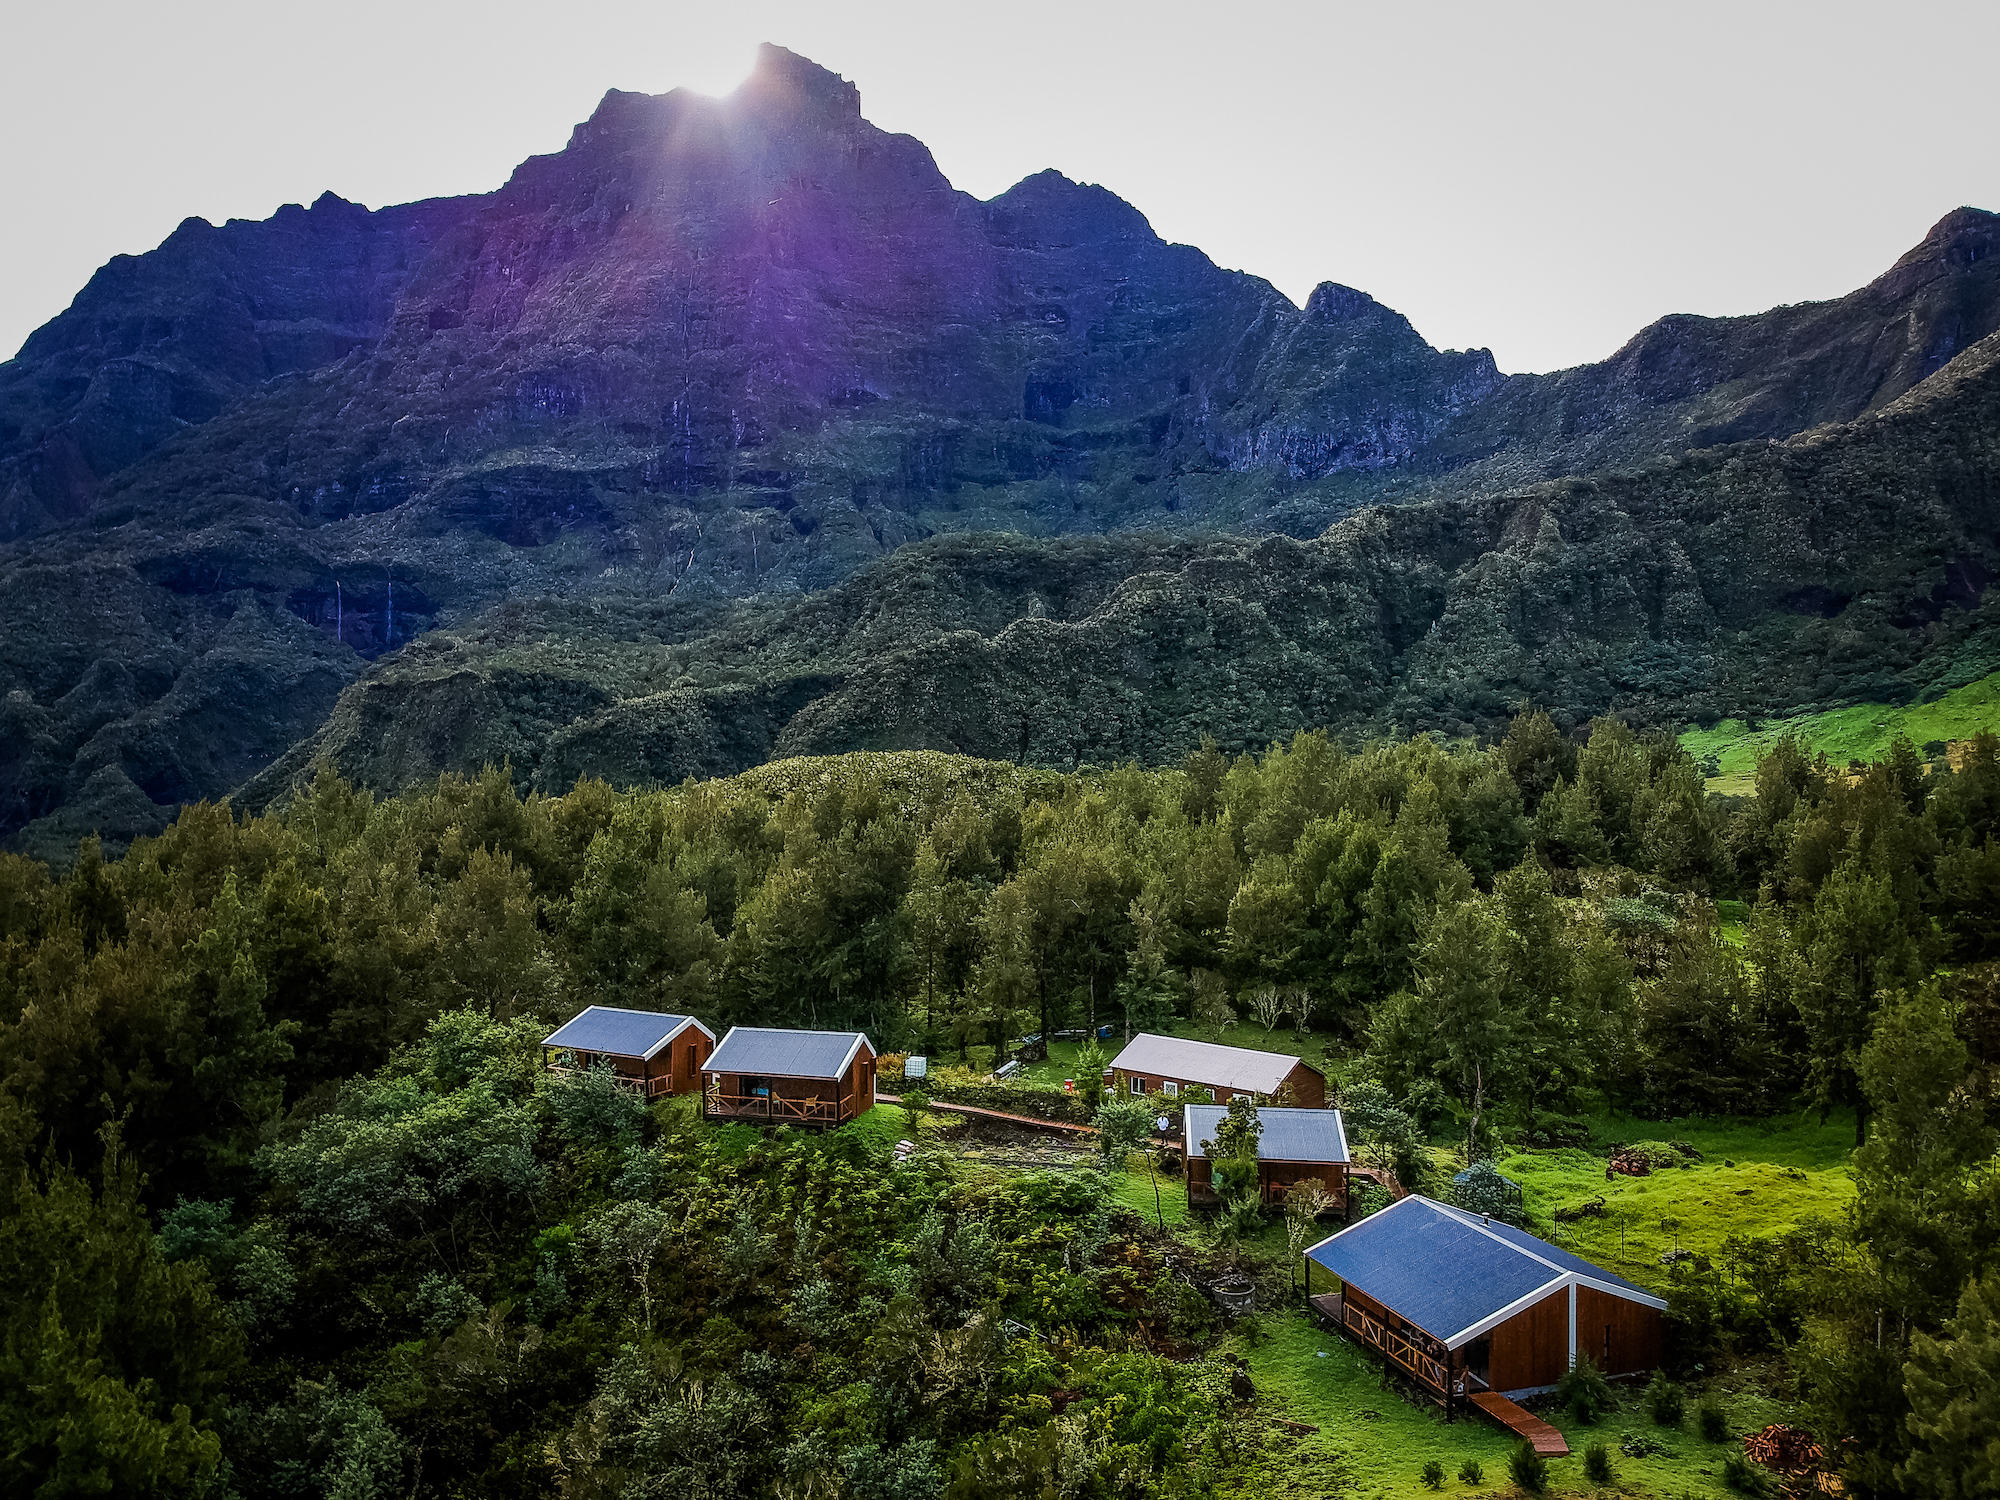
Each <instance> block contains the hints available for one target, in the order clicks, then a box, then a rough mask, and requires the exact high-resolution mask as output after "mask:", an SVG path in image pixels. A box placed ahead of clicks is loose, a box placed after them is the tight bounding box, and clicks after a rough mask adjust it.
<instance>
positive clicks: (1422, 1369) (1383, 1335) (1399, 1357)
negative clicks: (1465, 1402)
mask: <svg viewBox="0 0 2000 1500" xmlns="http://www.w3.org/2000/svg"><path fill="white" fill-rule="evenodd" d="M1341 1319H1342V1321H1343V1322H1344V1323H1345V1324H1346V1325H1347V1328H1348V1331H1349V1332H1351V1333H1352V1334H1353V1335H1354V1336H1355V1337H1356V1338H1358V1339H1359V1340H1360V1341H1361V1342H1362V1343H1363V1344H1366V1345H1367V1346H1368V1347H1370V1348H1372V1349H1380V1350H1381V1351H1382V1352H1383V1353H1384V1354H1386V1355H1388V1356H1389V1358H1390V1359H1391V1360H1392V1361H1393V1362H1394V1363H1396V1364H1398V1365H1400V1366H1402V1368H1403V1369H1404V1370H1406V1371H1408V1372H1409V1373H1410V1374H1412V1375H1414V1376H1416V1377H1417V1379H1418V1380H1420V1381H1422V1382H1423V1383H1424V1384H1425V1385H1427V1386H1429V1387H1430V1388H1431V1389H1432V1390H1434V1391H1436V1392H1437V1393H1438V1394H1439V1395H1440V1396H1442V1395H1443V1394H1444V1393H1445V1392H1446V1391H1447V1390H1449V1389H1450V1388H1451V1387H1450V1381H1451V1375H1450V1372H1449V1371H1447V1370H1446V1369H1445V1367H1444V1366H1443V1365H1442V1364H1441V1363H1439V1362H1438V1361H1437V1360H1435V1359H1433V1358H1431V1356H1430V1355H1429V1354H1427V1353H1425V1352H1424V1350H1423V1349H1422V1348H1421V1347H1419V1346H1418V1345H1416V1344H1414V1343H1412V1342H1411V1341H1410V1340H1409V1339H1407V1338H1405V1337H1404V1336H1403V1335H1402V1334H1400V1333H1398V1332H1396V1331H1395V1330H1394V1329H1392V1328H1388V1327H1386V1326H1384V1325H1383V1324H1382V1323H1380V1322H1379V1321H1377V1320H1376V1319H1375V1318H1373V1317H1371V1316H1369V1314H1368V1313H1367V1312H1365V1311H1364V1310H1362V1309H1361V1308H1358V1307H1356V1306H1355V1305H1354V1304H1353V1303H1351V1302H1348V1303H1343V1304H1342V1306H1341Z"/></svg>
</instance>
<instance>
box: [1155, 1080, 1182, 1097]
mask: <svg viewBox="0 0 2000 1500" xmlns="http://www.w3.org/2000/svg"><path fill="white" fill-rule="evenodd" d="M1160 1087H1161V1088H1163V1089H1165V1090H1166V1091H1167V1097H1168V1098H1169V1099H1178V1098H1180V1096H1181V1086H1180V1085H1179V1084H1178V1083H1175V1082H1174V1081H1173V1079H1171V1078H1169V1079H1168V1080H1167V1081H1166V1082H1165V1083H1163V1084H1161V1085H1160Z"/></svg>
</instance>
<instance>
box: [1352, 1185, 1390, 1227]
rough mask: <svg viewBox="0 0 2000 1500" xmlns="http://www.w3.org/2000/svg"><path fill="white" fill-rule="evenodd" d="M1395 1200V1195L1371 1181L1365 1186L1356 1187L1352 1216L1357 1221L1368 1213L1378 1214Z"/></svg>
mask: <svg viewBox="0 0 2000 1500" xmlns="http://www.w3.org/2000/svg"><path fill="white" fill-rule="evenodd" d="M1395 1201H1396V1199H1395V1195H1394V1194H1392V1193H1391V1192H1390V1191H1389V1190H1388V1189H1387V1188H1385V1187H1377V1186H1376V1185H1375V1184H1374V1183H1372V1182H1371V1183H1369V1184H1368V1185H1367V1186H1366V1187H1363V1188H1360V1189H1358V1190H1357V1191H1356V1192H1355V1194H1354V1207H1355V1210H1356V1212H1355V1215H1354V1217H1355V1219H1356V1221H1357V1222H1358V1221H1360V1220H1362V1219H1365V1218H1367V1217H1368V1216H1369V1215H1370V1214H1379V1213H1380V1212H1382V1210H1383V1209H1385V1208H1387V1207H1388V1206H1389V1205H1390V1204H1391V1203H1394V1202H1395Z"/></svg>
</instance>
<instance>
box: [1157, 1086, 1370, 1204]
mask: <svg viewBox="0 0 2000 1500" xmlns="http://www.w3.org/2000/svg"><path fill="white" fill-rule="evenodd" d="M1228 1113H1229V1111H1228V1110H1227V1109H1226V1108H1224V1107H1223V1106H1222V1105H1220V1104H1190V1105H1188V1106H1187V1107H1186V1108H1185V1109H1184V1110H1182V1111H1181V1131H1182V1136H1181V1152H1182V1159H1183V1160H1184V1161H1185V1162H1186V1163H1187V1169H1186V1170H1187V1193H1188V1206H1189V1207H1190V1208H1194V1207H1197V1206H1203V1205H1208V1206H1213V1205H1215V1204H1218V1203H1220V1202H1221V1201H1222V1199H1221V1197H1220V1196H1219V1195H1218V1194H1217V1193H1216V1191H1215V1170H1214V1165H1213V1163H1211V1162H1210V1161H1209V1159H1208V1147H1209V1144H1210V1143H1211V1142H1213V1141H1214V1139H1215V1132H1216V1129H1217V1128H1218V1127H1219V1126H1220V1125H1221V1123H1222V1120H1223V1117H1224V1116H1226V1115H1227V1114H1228ZM1255 1113H1256V1116H1257V1122H1258V1124H1260V1125H1261V1126H1263V1129H1262V1130H1261V1131H1259V1132H1258V1136H1257V1184H1258V1189H1259V1195H1260V1196H1261V1197H1262V1199H1263V1201H1264V1202H1265V1203H1268V1204H1274V1205H1275V1204H1282V1203H1283V1202H1284V1201H1285V1195H1286V1194H1287V1193H1289V1192H1290V1191H1291V1190H1292V1189H1293V1188H1294V1187H1297V1186H1298V1185H1299V1184H1300V1183H1303V1182H1317V1183H1318V1184H1319V1185H1320V1186H1321V1187H1323V1188H1325V1189H1326V1191H1327V1195H1328V1197H1329V1198H1330V1199H1331V1200H1332V1201H1331V1202H1330V1203H1329V1204H1328V1205H1327V1206H1328V1209H1329V1210H1330V1211H1332V1212H1334V1213H1338V1214H1340V1215H1342V1216H1343V1217H1344V1216H1345V1215H1346V1213H1347V1168H1348V1165H1349V1161H1350V1158H1349V1156H1348V1151H1347V1125H1346V1122H1345V1121H1344V1120H1343V1119H1342V1118H1341V1115H1340V1111H1339V1110H1337V1109H1289V1108H1281V1107H1279V1106H1276V1105H1270V1104H1260V1105H1258V1106H1257V1109H1256V1111H1255Z"/></svg>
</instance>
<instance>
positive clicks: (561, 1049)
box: [542, 1005, 715, 1099]
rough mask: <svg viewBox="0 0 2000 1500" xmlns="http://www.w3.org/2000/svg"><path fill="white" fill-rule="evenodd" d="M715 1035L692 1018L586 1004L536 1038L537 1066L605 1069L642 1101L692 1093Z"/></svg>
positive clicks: (562, 1069)
mask: <svg viewBox="0 0 2000 1500" xmlns="http://www.w3.org/2000/svg"><path fill="white" fill-rule="evenodd" d="M714 1049H715V1033H714V1032H712V1031H710V1030H709V1029H708V1028H707V1027H706V1026H704V1025H702V1024H701V1022H699V1021H697V1020H696V1019H695V1018H694V1017H693V1016H673V1015H667V1014H665V1013H664V1012H661V1011H655V1010H620V1009H618V1008H617V1007H615V1006H610V1005H592V1006H588V1007H586V1008H585V1009H584V1010H583V1012H582V1013H581V1014H579V1015H577V1016H576V1017H575V1018H573V1019H572V1020H570V1021H568V1022H566V1023H565V1024H563V1025H561V1026H559V1027H557V1028H556V1029H555V1030H554V1031H552V1032H550V1033H549V1034H548V1035H547V1036H545V1037H543V1038H542V1066H544V1067H545V1068H547V1069H548V1070H549V1071H550V1072H552V1073H567V1072H573V1071H576V1070H578V1069H583V1068H602V1067H609V1068H610V1069H611V1070H612V1072H614V1073H615V1074H617V1075H618V1081H619V1082H620V1083H622V1084H624V1085H625V1086H626V1087H628V1088H632V1089H636V1090H637V1091H638V1092H640V1093H642V1094H644V1095H645V1096H646V1097H647V1098H648V1099H651V1098H653V1097H654V1096H656V1095H659V1094H692V1093H693V1092H694V1091H695V1090H696V1089H698V1088H700V1087H701V1069H702V1064H704V1063H705V1062H707V1061H708V1057H709V1053H710V1052H712V1051H713V1050H714Z"/></svg>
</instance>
